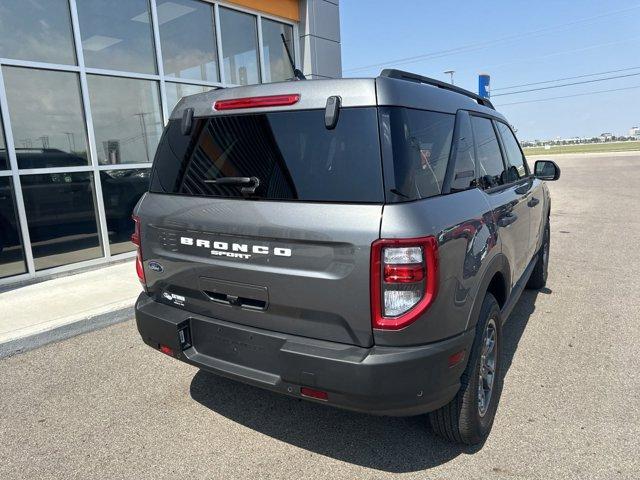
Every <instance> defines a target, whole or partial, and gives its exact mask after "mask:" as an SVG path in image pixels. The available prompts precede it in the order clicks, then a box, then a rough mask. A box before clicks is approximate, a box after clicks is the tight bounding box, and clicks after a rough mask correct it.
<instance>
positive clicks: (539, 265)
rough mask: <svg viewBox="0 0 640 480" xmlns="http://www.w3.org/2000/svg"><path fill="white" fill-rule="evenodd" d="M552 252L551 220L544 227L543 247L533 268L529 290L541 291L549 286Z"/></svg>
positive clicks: (528, 283) (528, 285)
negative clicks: (550, 255)
mask: <svg viewBox="0 0 640 480" xmlns="http://www.w3.org/2000/svg"><path fill="white" fill-rule="evenodd" d="M550 250H551V227H550V226H549V220H548V219H547V224H546V225H545V227H544V240H543V241H542V246H541V247H540V250H539V251H538V260H537V261H536V266H535V267H534V268H533V272H532V273H531V276H530V277H529V281H528V282H527V288H530V289H532V290H540V289H541V288H544V287H545V285H546V284H547V276H548V274H549V253H550Z"/></svg>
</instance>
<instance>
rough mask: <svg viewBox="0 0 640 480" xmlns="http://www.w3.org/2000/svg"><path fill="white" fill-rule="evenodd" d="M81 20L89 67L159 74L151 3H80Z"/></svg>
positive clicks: (129, 0)
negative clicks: (150, 8)
mask: <svg viewBox="0 0 640 480" xmlns="http://www.w3.org/2000/svg"><path fill="white" fill-rule="evenodd" d="M78 17H79V21H80V35H81V37H82V51H83V52H84V63H85V65H86V66H87V67H94V68H106V69H110V70H124V71H128V72H140V73H156V62H155V54H154V48H153V41H152V38H153V37H152V30H151V13H150V11H149V2H148V0H111V1H109V2H105V1H104V0H81V1H78Z"/></svg>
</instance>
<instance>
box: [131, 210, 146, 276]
mask: <svg viewBox="0 0 640 480" xmlns="http://www.w3.org/2000/svg"><path fill="white" fill-rule="evenodd" d="M131 218H132V219H133V225H134V227H133V234H132V235H131V243H133V244H134V245H135V246H136V273H137V274H138V280H140V283H141V284H142V286H143V287H144V288H145V289H146V288H147V279H146V278H145V276H144V266H143V265H142V243H141V242H140V238H141V237H140V218H139V217H137V216H136V215H132V216H131Z"/></svg>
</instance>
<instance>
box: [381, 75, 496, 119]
mask: <svg viewBox="0 0 640 480" xmlns="http://www.w3.org/2000/svg"><path fill="white" fill-rule="evenodd" d="M380 76H381V77H387V78H396V79H398V80H407V81H409V82H416V83H425V84H427V85H433V86H434V87H438V88H443V89H445V90H451V91H452V92H456V93H460V94H462V95H465V96H467V97H470V98H472V99H474V100H475V101H476V102H478V103H479V104H480V105H482V106H485V107H488V108H491V109H492V110H495V107H494V106H493V104H492V103H491V101H490V100H489V99H488V98H483V97H481V96H480V95H476V94H475V93H473V92H470V91H469V90H465V89H464V88H460V87H456V86H455V85H451V84H449V83H446V82H442V81H440V80H436V79H435V78H429V77H423V76H422V75H418V74H416V73H411V72H405V71H403V70H396V69H395V68H386V69H384V70H382V72H380Z"/></svg>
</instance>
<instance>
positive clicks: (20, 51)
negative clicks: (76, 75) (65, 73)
mask: <svg viewBox="0 0 640 480" xmlns="http://www.w3.org/2000/svg"><path fill="white" fill-rule="evenodd" d="M71 32H72V30H71V16H70V13H69V4H68V1H67V0H28V1H25V0H2V1H1V2H0V57H5V58H15V59H19V60H31V61H34V62H48V63H62V64H65V65H75V63H76V55H75V50H74V47H73V36H72V33H71Z"/></svg>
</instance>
